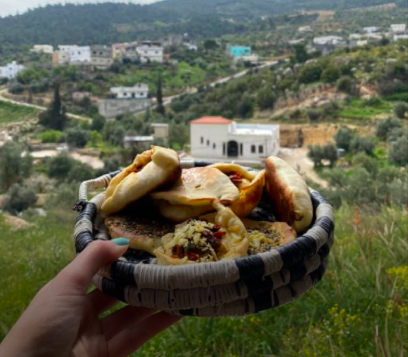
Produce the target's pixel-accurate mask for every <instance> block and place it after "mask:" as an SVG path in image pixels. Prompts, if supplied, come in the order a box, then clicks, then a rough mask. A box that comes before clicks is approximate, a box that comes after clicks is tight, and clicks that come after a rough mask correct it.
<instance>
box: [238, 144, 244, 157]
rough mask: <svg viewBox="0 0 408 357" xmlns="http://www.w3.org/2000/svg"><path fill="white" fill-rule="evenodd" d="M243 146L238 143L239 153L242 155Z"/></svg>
mask: <svg viewBox="0 0 408 357" xmlns="http://www.w3.org/2000/svg"><path fill="white" fill-rule="evenodd" d="M242 151H243V147H242V144H239V154H240V155H241V156H242Z"/></svg>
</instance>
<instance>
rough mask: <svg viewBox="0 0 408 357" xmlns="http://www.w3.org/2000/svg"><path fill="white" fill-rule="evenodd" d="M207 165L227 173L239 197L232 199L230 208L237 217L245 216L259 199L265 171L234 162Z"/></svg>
mask: <svg viewBox="0 0 408 357" xmlns="http://www.w3.org/2000/svg"><path fill="white" fill-rule="evenodd" d="M209 167H213V168H216V169H217V170H220V171H221V172H223V173H224V174H225V175H227V176H228V177H229V178H230V180H231V181H232V182H233V183H234V184H235V186H237V188H238V190H239V199H238V200H236V201H234V202H233V203H232V205H231V206H229V207H230V208H231V210H232V211H233V212H234V213H235V214H236V215H237V216H238V217H246V216H248V215H249V214H251V212H252V210H253V209H254V208H255V207H256V205H257V204H258V203H259V202H260V201H261V198H262V192H263V188H264V184H265V171H264V170H262V171H260V172H254V171H247V170H245V169H244V168H243V167H241V166H239V165H236V164H228V163H219V164H214V165H211V166H209Z"/></svg>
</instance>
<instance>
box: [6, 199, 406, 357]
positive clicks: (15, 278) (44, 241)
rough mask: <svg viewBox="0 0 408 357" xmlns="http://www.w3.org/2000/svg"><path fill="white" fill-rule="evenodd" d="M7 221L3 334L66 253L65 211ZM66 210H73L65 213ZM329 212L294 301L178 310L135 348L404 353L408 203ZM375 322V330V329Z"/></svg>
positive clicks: (155, 351) (173, 352) (170, 352)
mask: <svg viewBox="0 0 408 357" xmlns="http://www.w3.org/2000/svg"><path fill="white" fill-rule="evenodd" d="M56 214H58V211H57V212H54V213H53V214H52V215H51V216H49V217H48V218H46V219H45V218H40V219H38V218H37V219H36V220H35V221H34V227H32V228H28V229H25V230H20V231H12V230H11V229H10V228H9V227H6V226H5V224H4V223H1V222H0V229H1V231H2V238H1V240H0V249H1V251H2V259H1V260H0V269H1V272H2V274H1V276H0V284H1V286H3V287H7V288H4V289H1V290H0V314H1V315H0V316H1V318H0V321H1V329H0V336H1V338H3V337H4V335H5V333H6V332H7V331H8V329H9V328H10V327H11V326H12V324H13V323H14V322H15V321H16V319H17V318H18V316H19V315H20V313H21V312H22V311H23V309H24V308H25V307H26V306H27V304H28V302H29V301H30V299H31V298H32V297H33V295H34V294H35V292H36V291H37V290H38V289H39V288H40V287H41V286H42V285H43V284H45V283H46V282H47V281H48V280H49V279H51V278H52V277H53V276H54V275H55V274H56V273H57V272H58V271H59V270H60V269H61V268H62V267H63V266H64V265H65V264H67V263H68V262H69V260H70V259H71V258H72V257H73V242H72V238H71V232H72V227H71V222H70V219H68V218H64V217H63V216H64V212H63V211H61V212H59V214H58V215H57V216H56ZM72 218H73V217H72ZM354 220H355V209H354V208H352V207H347V206H343V207H342V208H341V209H340V210H339V211H338V212H337V213H336V240H335V245H334V246H333V250H332V255H331V259H330V264H329V268H328V272H327V274H326V275H325V277H324V279H323V281H322V282H321V283H320V284H319V285H317V286H316V287H315V288H314V289H313V290H311V291H310V292H308V293H306V294H305V295H304V296H302V297H301V298H300V299H299V300H297V301H296V302H293V303H290V304H288V305H285V306H282V307H280V308H277V309H275V310H270V311H265V312H262V313H259V314H257V315H252V316H247V317H243V318H218V319H200V318H184V319H183V320H181V322H179V323H178V324H176V325H175V326H174V327H172V328H170V329H169V330H167V331H166V332H164V333H162V334H161V335H159V336H157V337H156V338H155V339H153V340H151V341H150V342H149V343H147V344H146V345H145V346H144V347H142V349H141V350H139V351H138V352H136V353H134V354H133V355H132V356H134V357H139V356H152V357H153V356H180V357H181V356H183V357H188V356H200V357H201V356H215V357H217V356H223V357H232V356H237V357H238V356H239V357H244V356H246V357H251V356H271V355H273V356H280V357H289V356H290V357H294V356H299V357H300V356H316V357H317V356H342V357H343V356H344V357H346V356H347V357H354V356H356V357H357V356H378V357H391V356H404V353H403V351H407V348H408V267H407V252H408V242H407V237H408V219H407V211H406V210H405V211H401V210H399V209H396V208H383V210H382V212H380V213H372V214H369V213H368V212H363V211H361V212H360V218H359V224H358V225H356V224H355V223H354ZM376 331H378V335H377V337H376Z"/></svg>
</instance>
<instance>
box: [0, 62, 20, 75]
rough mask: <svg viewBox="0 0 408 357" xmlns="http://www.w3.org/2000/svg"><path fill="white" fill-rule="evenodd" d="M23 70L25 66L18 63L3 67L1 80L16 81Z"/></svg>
mask: <svg viewBox="0 0 408 357" xmlns="http://www.w3.org/2000/svg"><path fill="white" fill-rule="evenodd" d="M23 69H25V66H23V65H22V64H17V62H16V61H13V62H11V63H8V64H7V65H5V66H3V67H0V78H7V79H14V78H16V76H17V74H18V73H19V72H21V71H22V70H23Z"/></svg>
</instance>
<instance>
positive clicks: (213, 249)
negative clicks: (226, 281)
mask: <svg viewBox="0 0 408 357" xmlns="http://www.w3.org/2000/svg"><path fill="white" fill-rule="evenodd" d="M213 207H214V209H216V210H217V214H216V215H215V222H214V223H208V222H206V221H202V220H189V221H187V222H184V223H182V224H179V225H178V226H176V231H175V233H170V234H167V235H165V236H164V237H163V238H162V246H160V247H159V248H157V249H155V250H154V254H155V255H156V257H157V261H158V263H159V264H160V265H184V264H194V263H200V262H215V261H220V260H229V259H235V258H239V257H245V256H247V250H248V238H247V232H246V229H245V226H244V225H243V223H242V222H241V220H240V219H239V218H238V217H237V216H236V215H235V214H234V213H233V212H232V211H231V210H230V209H229V208H227V207H224V206H223V205H222V204H221V203H220V202H219V201H214V202H213Z"/></svg>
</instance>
